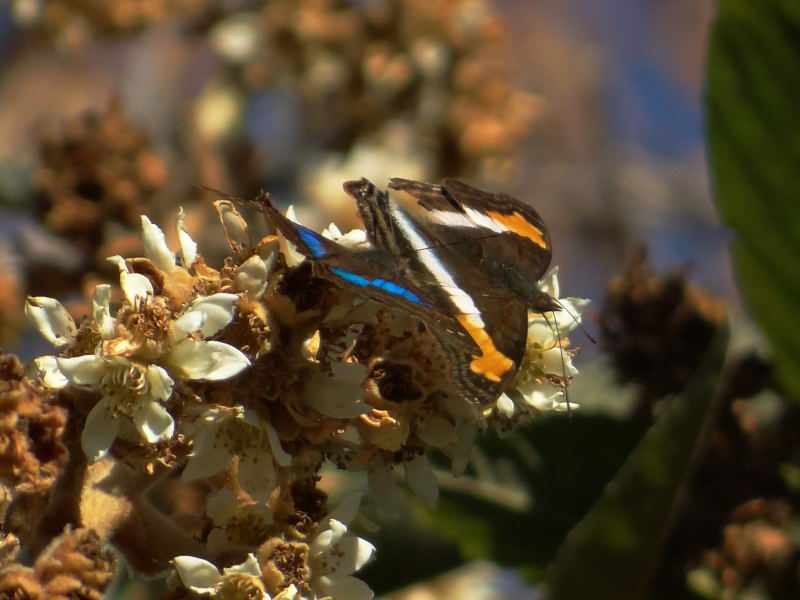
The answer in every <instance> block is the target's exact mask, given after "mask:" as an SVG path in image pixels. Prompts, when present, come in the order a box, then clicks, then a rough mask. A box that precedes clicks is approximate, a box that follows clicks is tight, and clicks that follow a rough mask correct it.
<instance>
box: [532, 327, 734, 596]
mask: <svg viewBox="0 0 800 600" xmlns="http://www.w3.org/2000/svg"><path fill="white" fill-rule="evenodd" d="M727 337H728V336H727V329H721V330H720V331H719V332H718V333H717V335H716V336H715V339H714V340H713V342H712V344H711V346H710V347H709V350H708V352H707V353H706V356H705V358H704V360H703V364H702V365H701V366H700V367H699V368H698V370H697V372H696V373H695V375H694V376H693V378H692V380H691V381H690V383H689V386H688V387H687V389H686V390H685V391H684V393H682V394H681V395H680V396H678V397H677V398H675V399H674V400H673V401H672V403H671V405H670V406H669V408H668V409H667V411H666V413H665V414H664V415H663V416H662V417H661V419H659V421H658V422H657V423H656V424H655V425H653V427H652V428H651V429H650V430H649V431H648V432H647V433H646V434H645V436H644V438H643V439H642V441H641V442H640V443H639V445H638V446H637V448H636V450H635V451H634V452H633V454H632V455H631V456H630V458H629V459H628V461H627V462H626V464H625V465H624V466H623V468H622V469H621V470H620V472H619V474H618V475H617V476H616V477H615V478H614V480H613V481H612V483H611V484H610V485H609V486H608V487H607V488H606V490H605V492H604V493H603V495H602V497H601V498H600V500H599V501H598V502H597V504H596V505H595V506H594V507H593V508H592V510H591V512H590V513H589V514H588V515H587V516H586V517H585V518H584V520H583V521H582V522H581V523H580V524H579V525H578V526H577V527H575V529H574V530H573V531H572V532H570V534H569V536H568V537H567V541H566V542H565V544H564V545H563V546H562V547H561V549H560V550H559V552H558V555H557V556H556V560H555V561H554V563H553V564H552V565H551V567H550V569H549V570H548V573H547V578H546V581H547V586H548V596H547V597H549V598H554V599H558V600H573V599H574V600H585V599H586V598H592V599H593V600H612V599H613V600H620V599H622V598H624V599H640V598H641V599H644V598H648V597H650V595H649V594H648V592H649V590H648V585H649V582H650V575H651V574H652V572H653V567H654V566H655V565H656V563H657V561H658V559H659V558H660V555H659V550H660V549H661V541H662V540H663V537H664V534H665V533H666V532H667V530H668V528H669V522H670V515H671V514H673V513H674V511H675V509H676V507H677V504H678V500H679V492H680V489H681V484H682V483H683V482H684V481H685V479H686V477H687V474H688V471H689V468H690V465H691V463H692V457H693V455H694V450H695V448H696V447H697V445H698V443H699V440H700V439H701V437H702V433H703V431H704V426H705V424H706V423H707V422H708V421H709V416H710V415H711V414H712V412H713V411H712V409H713V407H714V405H715V402H714V400H715V398H716V388H717V380H718V378H719V374H720V372H721V369H722V364H723V361H724V356H725V349H726V347H727Z"/></svg>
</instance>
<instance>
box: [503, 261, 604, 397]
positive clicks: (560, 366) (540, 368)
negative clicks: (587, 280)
mask: <svg viewBox="0 0 800 600" xmlns="http://www.w3.org/2000/svg"><path fill="white" fill-rule="evenodd" d="M539 288H540V289H541V291H543V292H545V293H547V294H549V295H550V296H552V297H553V298H558V293H559V289H558V267H553V268H552V269H550V271H548V273H547V274H545V276H544V277H543V278H542V281H541V282H540V284H539ZM558 303H559V304H560V305H561V307H562V309H561V310H559V311H554V312H549V313H544V314H531V315H530V316H529V319H528V340H527V345H526V347H525V355H524V357H523V360H522V364H521V365H520V368H519V371H518V372H517V377H516V379H515V381H514V385H513V387H514V388H516V391H517V392H519V394H520V395H521V397H522V398H521V402H522V404H523V406H525V407H534V408H537V409H539V410H565V409H567V408H568V407H567V403H566V402H565V401H563V400H562V398H563V397H564V392H563V389H562V388H560V387H556V386H554V385H553V384H551V383H549V382H548V377H549V378H551V379H561V378H564V377H567V378H569V377H573V376H575V375H577V373H578V370H577V369H576V368H575V367H574V365H573V364H572V358H571V357H570V355H569V353H567V352H565V350H564V348H565V347H566V345H567V343H568V339H567V336H568V335H569V333H570V331H572V330H573V329H575V327H577V326H578V324H579V323H580V322H581V312H582V311H583V309H584V308H585V307H586V305H588V304H589V300H584V299H581V298H562V299H559V300H558ZM573 406H574V405H573ZM502 411H503V413H508V412H509V411H508V406H505V405H504V406H503V407H502Z"/></svg>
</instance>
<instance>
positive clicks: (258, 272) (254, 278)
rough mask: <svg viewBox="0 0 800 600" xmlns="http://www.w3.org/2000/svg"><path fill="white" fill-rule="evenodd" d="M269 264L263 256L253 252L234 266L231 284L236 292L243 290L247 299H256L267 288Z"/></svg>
mask: <svg viewBox="0 0 800 600" xmlns="http://www.w3.org/2000/svg"><path fill="white" fill-rule="evenodd" d="M268 275H269V266H268V265H267V263H266V262H265V261H264V259H263V258H261V257H260V256H258V255H257V254H254V255H253V256H251V257H250V258H248V259H247V260H246V261H244V262H243V263H242V264H241V265H239V266H238V267H237V268H236V274H235V275H234V276H233V285H234V287H235V289H236V291H238V292H244V295H245V298H247V299H248V300H251V301H253V300H258V299H259V298H261V296H263V295H264V292H265V291H266V289H267V276H268Z"/></svg>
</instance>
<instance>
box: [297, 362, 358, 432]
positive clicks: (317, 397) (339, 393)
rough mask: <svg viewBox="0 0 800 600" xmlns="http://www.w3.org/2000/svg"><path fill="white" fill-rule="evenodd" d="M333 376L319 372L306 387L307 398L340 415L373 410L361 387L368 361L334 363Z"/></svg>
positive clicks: (326, 412)
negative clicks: (365, 363) (363, 362)
mask: <svg viewBox="0 0 800 600" xmlns="http://www.w3.org/2000/svg"><path fill="white" fill-rule="evenodd" d="M332 371H333V376H332V377H329V376H328V375H326V374H324V373H318V374H315V375H314V377H313V378H312V379H311V380H310V381H308V382H307V383H306V387H305V389H304V390H303V402H304V403H305V404H307V405H308V406H310V407H311V408H313V409H315V410H317V411H318V412H320V413H322V414H323V415H327V416H329V417H335V418H340V419H348V418H352V417H357V416H358V415H362V414H364V413H367V412H369V411H370V407H369V405H367V404H365V403H364V401H363V396H364V390H363V388H362V387H361V384H362V382H363V381H364V378H365V377H366V376H367V370H366V367H365V366H364V365H357V364H354V363H333V365H332Z"/></svg>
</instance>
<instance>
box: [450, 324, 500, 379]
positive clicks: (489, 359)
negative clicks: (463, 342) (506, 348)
mask: <svg viewBox="0 0 800 600" xmlns="http://www.w3.org/2000/svg"><path fill="white" fill-rule="evenodd" d="M456 319H457V320H458V322H459V323H461V326H462V327H463V328H464V330H465V331H466V332H467V333H468V334H469V335H470V337H471V338H472V339H473V340H475V343H476V344H478V348H480V350H481V355H480V356H477V357H475V358H474V359H473V360H472V362H471V363H470V365H469V368H470V369H472V371H473V372H474V373H477V374H479V375H482V376H484V377H486V379H489V380H490V381H501V380H502V379H503V376H504V375H505V374H506V373H507V372H508V371H510V370H511V369H512V368H513V367H514V361H513V360H511V359H510V358H508V357H507V356H506V355H505V354H503V353H502V352H500V350H498V349H497V348H496V347H495V345H494V342H493V341H492V338H490V337H489V334H488V333H486V330H485V329H484V328H483V327H481V326H478V325H475V324H474V323H473V322H472V321H471V320H470V315H458V316H456Z"/></svg>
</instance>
